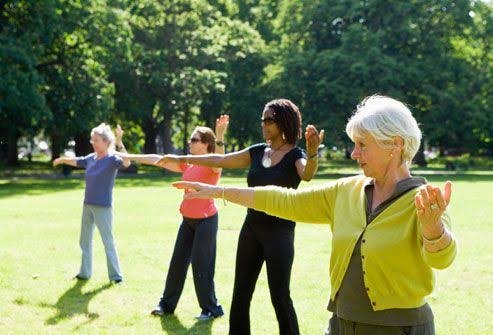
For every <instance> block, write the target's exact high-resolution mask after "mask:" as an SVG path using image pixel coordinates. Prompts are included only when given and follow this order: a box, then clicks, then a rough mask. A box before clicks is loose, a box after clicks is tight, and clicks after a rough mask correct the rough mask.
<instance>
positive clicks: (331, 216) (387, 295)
mask: <svg viewBox="0 0 493 335" xmlns="http://www.w3.org/2000/svg"><path fill="white" fill-rule="evenodd" d="M370 181H371V179H370V178H366V177H364V176H354V177H349V178H341V179H338V180H336V181H334V182H330V183H326V184H324V185H320V186H318V187H311V188H303V189H300V190H290V189H285V188H281V187H276V186H266V187H256V188H255V193H254V204H253V208H254V209H256V210H261V211H264V212H267V213H268V214H270V215H276V216H278V217H282V218H286V219H290V220H293V221H298V222H312V223H328V224H329V226H330V229H331V231H332V252H331V256H330V266H329V271H330V283H331V295H330V298H331V299H332V300H334V299H335V296H336V293H337V292H338V291H339V289H340V287H341V284H342V281H343V279H344V275H345V273H346V270H347V269H348V266H349V262H350V259H351V256H352V253H353V250H354V248H355V246H356V243H357V242H358V240H359V239H360V237H361V238H362V239H364V240H365V243H362V244H361V249H360V250H361V259H362V270H363V273H364V274H365V276H364V282H365V287H368V291H367V293H368V297H369V299H370V301H371V307H372V309H373V310H374V311H378V310H385V309H390V308H417V307H420V306H423V305H424V304H425V297H426V296H427V295H429V294H430V293H431V292H432V291H433V287H434V285H435V277H434V274H433V270H432V268H437V269H443V268H446V267H448V266H449V265H450V264H451V263H452V261H453V260H454V258H455V255H456V251H457V242H456V240H455V237H454V236H453V235H452V241H451V243H450V244H449V245H448V246H447V247H446V248H444V249H443V250H440V251H438V252H434V253H431V252H429V251H427V250H426V249H425V248H424V246H423V238H422V235H421V227H420V225H419V224H418V221H417V214H416V207H415V204H414V196H415V195H416V193H417V192H419V189H414V190H412V191H409V192H407V193H405V194H403V195H402V196H400V197H399V198H398V199H396V200H395V201H394V202H393V203H392V204H391V205H390V206H388V207H387V208H385V209H384V210H383V211H382V212H381V213H380V215H378V216H376V217H375V218H374V219H373V221H372V224H370V225H368V226H367V225H366V195H365V186H366V185H368V184H369V183H370ZM442 221H443V222H444V224H445V225H446V226H447V227H448V229H449V230H450V219H449V216H448V214H447V212H445V213H444V214H443V216H442Z"/></svg>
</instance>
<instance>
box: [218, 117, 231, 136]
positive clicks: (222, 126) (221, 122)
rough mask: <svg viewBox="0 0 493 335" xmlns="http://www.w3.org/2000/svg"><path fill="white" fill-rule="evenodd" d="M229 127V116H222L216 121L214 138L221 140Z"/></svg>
mask: <svg viewBox="0 0 493 335" xmlns="http://www.w3.org/2000/svg"><path fill="white" fill-rule="evenodd" d="M228 125H229V115H226V114H223V115H221V116H220V117H219V118H217V119H216V130H215V133H216V137H219V138H222V137H223V136H224V134H225V133H226V129H227V128H228Z"/></svg>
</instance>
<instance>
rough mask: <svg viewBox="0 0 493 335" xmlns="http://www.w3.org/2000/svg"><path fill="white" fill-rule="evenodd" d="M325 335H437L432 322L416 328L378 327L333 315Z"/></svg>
mask: <svg viewBox="0 0 493 335" xmlns="http://www.w3.org/2000/svg"><path fill="white" fill-rule="evenodd" d="M325 335H435V323H434V322H433V321H430V322H427V323H425V324H422V325H416V326H378V325H369V324H366V323H359V322H353V321H348V320H344V319H341V318H338V317H337V316H335V315H332V317H331V318H330V320H329V326H328V327H327V330H326V331H325Z"/></svg>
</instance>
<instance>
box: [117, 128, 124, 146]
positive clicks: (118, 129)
mask: <svg viewBox="0 0 493 335" xmlns="http://www.w3.org/2000/svg"><path fill="white" fill-rule="evenodd" d="M122 138H123V129H122V127H120V125H119V124H117V125H116V128H115V142H116V143H117V144H119V143H120V142H121V141H122Z"/></svg>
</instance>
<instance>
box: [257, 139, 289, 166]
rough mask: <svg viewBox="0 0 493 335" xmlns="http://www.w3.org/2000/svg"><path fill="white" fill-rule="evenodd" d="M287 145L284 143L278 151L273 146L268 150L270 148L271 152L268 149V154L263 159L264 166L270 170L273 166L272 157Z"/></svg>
mask: <svg viewBox="0 0 493 335" xmlns="http://www.w3.org/2000/svg"><path fill="white" fill-rule="evenodd" d="M285 145H286V143H284V144H283V145H281V146H280V147H279V148H277V149H273V148H272V146H269V147H267V148H269V149H270V150H269V151H267V148H265V149H266V154H264V158H263V159H262V165H263V166H264V167H265V168H269V167H271V165H272V160H271V157H272V156H273V155H274V153H275V152H278V151H279V150H281V148H282V147H283V146H285Z"/></svg>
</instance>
